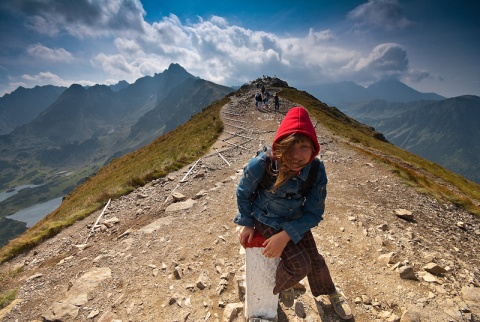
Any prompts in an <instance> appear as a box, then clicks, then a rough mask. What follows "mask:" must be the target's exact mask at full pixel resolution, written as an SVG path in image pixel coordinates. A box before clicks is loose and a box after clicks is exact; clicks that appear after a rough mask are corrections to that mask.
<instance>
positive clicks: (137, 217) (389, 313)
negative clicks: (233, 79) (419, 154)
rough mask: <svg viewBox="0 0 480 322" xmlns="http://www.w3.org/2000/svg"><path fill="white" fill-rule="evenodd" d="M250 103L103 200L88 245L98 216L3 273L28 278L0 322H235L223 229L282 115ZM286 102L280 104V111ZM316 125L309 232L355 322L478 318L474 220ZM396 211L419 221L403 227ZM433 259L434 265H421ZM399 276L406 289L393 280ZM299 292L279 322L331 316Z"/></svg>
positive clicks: (238, 258)
mask: <svg viewBox="0 0 480 322" xmlns="http://www.w3.org/2000/svg"><path fill="white" fill-rule="evenodd" d="M272 91H275V89H273V90H272ZM253 94H254V91H253V90H252V91H250V92H249V93H246V94H244V95H241V96H234V97H232V102H231V103H230V104H227V105H226V106H225V107H224V108H223V109H222V118H223V120H224V123H225V131H224V133H223V134H222V136H221V138H220V139H219V140H218V141H217V143H216V144H215V145H214V147H213V149H212V152H211V154H209V155H208V156H206V157H203V158H201V159H200V160H199V161H198V162H197V163H195V166H194V167H192V166H193V164H192V165H190V167H186V168H184V169H182V170H180V171H177V172H175V173H172V174H171V175H169V176H168V178H165V179H160V180H156V181H154V182H152V183H151V184H149V185H147V186H145V187H142V188H140V189H138V190H137V191H135V192H133V193H131V194H129V195H127V196H124V197H122V198H120V199H119V200H115V201H112V202H111V204H110V205H109V207H108V209H107V210H106V211H105V215H104V218H103V219H102V221H101V222H102V223H103V225H102V227H101V229H97V230H96V231H95V233H94V234H93V235H92V236H91V237H90V238H89V239H88V246H87V247H84V246H82V244H84V243H85V240H86V238H87V235H88V234H89V231H90V227H91V225H92V224H93V223H94V222H95V221H96V219H97V217H98V216H99V214H100V212H97V213H94V214H92V215H91V216H90V217H88V218H86V219H85V220H83V221H81V222H78V223H77V224H75V225H74V226H72V227H70V228H68V229H66V230H64V231H63V232H61V233H60V234H59V235H57V236H56V237H55V238H53V239H51V240H48V241H46V242H45V243H43V244H42V245H40V246H38V247H36V248H35V249H34V250H32V251H30V252H29V253H28V254H25V255H22V256H20V257H18V258H16V259H15V260H13V261H11V262H9V263H5V264H4V265H2V267H1V269H2V270H4V271H5V270H7V271H8V270H13V269H14V268H16V267H22V268H23V270H24V271H23V273H21V274H20V275H19V278H20V279H21V281H20V285H21V287H20V290H19V294H18V299H19V301H17V302H16V303H15V305H12V307H10V308H8V310H5V311H3V313H0V317H2V318H3V321H12V322H13V321H41V320H42V318H43V319H44V320H52V321H53V320H54V318H57V320H59V321H102V322H106V321H243V319H242V314H241V313H240V314H239V315H238V316H237V317H236V316H235V314H233V313H229V312H231V308H232V307H233V306H234V305H238V306H241V302H240V300H239V294H238V290H237V278H241V277H242V275H243V273H244V272H243V271H242V266H243V264H244V259H243V255H242V254H241V253H240V246H239V245H238V238H237V235H238V231H237V227H236V225H235V224H234V223H233V222H232V219H233V216H234V215H235V214H236V200H235V188H236V184H237V182H238V180H239V178H240V175H241V169H242V168H243V166H244V164H245V163H246V162H247V161H248V160H249V159H250V158H251V157H252V156H253V155H254V153H255V151H256V150H257V149H258V148H259V147H261V146H262V145H263V144H265V143H269V142H271V141H272V139H273V137H274V134H275V131H276V129H277V127H278V124H279V123H280V121H281V120H282V118H283V115H282V114H281V113H261V112H258V111H257V110H255V108H254V103H253ZM280 97H281V94H280ZM292 106H293V103H291V102H287V101H284V100H282V99H281V111H282V112H285V111H286V110H287V109H288V108H290V107H292ZM316 129H317V134H318V137H319V141H320V143H321V149H322V151H321V155H320V158H321V159H323V160H324V162H325V166H326V169H327V175H328V179H329V184H328V197H327V205H326V213H325V216H324V218H325V220H324V221H322V222H321V223H320V225H319V226H318V227H317V228H315V229H314V236H315V238H316V240H317V242H318V247H319V249H320V251H321V252H322V253H323V254H324V255H325V257H326V258H327V261H328V263H329V267H330V270H331V273H332V276H333V278H334V280H335V282H336V284H337V285H338V286H339V287H340V288H341V289H342V291H343V292H344V293H345V295H346V296H347V297H348V300H349V303H350V305H351V307H352V310H353V314H354V319H352V321H359V322H360V321H361V322H363V321H375V320H378V321H400V317H402V315H403V318H402V321H420V320H421V321H471V320H476V321H478V316H477V317H474V316H472V313H471V311H474V312H476V314H479V311H478V310H479V305H480V304H479V300H478V296H479V276H480V273H479V267H480V265H479V264H480V260H479V254H478V246H477V245H479V244H480V243H479V241H480V236H479V233H478V232H479V231H480V229H479V224H478V220H477V219H476V218H474V217H472V216H471V215H469V214H467V213H465V212H463V211H462V210H459V209H456V208H455V207H454V206H452V205H444V204H440V203H438V202H437V201H435V200H434V199H432V198H429V197H427V196H424V195H421V194H418V193H417V192H415V191H414V190H413V189H412V188H410V187H408V186H406V185H405V184H403V183H402V182H400V181H399V179H398V178H397V177H395V176H394V175H393V174H392V171H391V169H389V168H388V167H387V166H385V165H383V164H379V163H377V162H375V161H373V160H372V159H370V158H368V157H366V156H364V155H360V154H358V153H357V152H356V150H354V149H352V148H351V147H349V145H348V143H346V142H343V141H342V139H340V138H339V137H338V136H336V135H333V134H332V133H330V132H329V131H327V130H326V129H325V128H323V127H322V126H321V125H320V124H318V125H317V127H316ZM217 152H220V154H219V153H217ZM187 174H188V176H186V175H187ZM183 178H185V180H184V182H181V180H182V179H183ZM172 192H174V194H172ZM182 195H183V197H182ZM177 199H178V201H177ZM174 200H175V202H174ZM397 209H405V210H408V211H410V212H412V215H413V218H414V219H413V220H410V221H407V220H404V219H401V218H399V217H398V216H397V215H396V214H395V211H396V210H397ZM429 263H436V264H437V265H436V266H433V265H432V266H433V267H435V268H427V269H424V267H425V266H426V265H427V264H429ZM408 267H411V269H412V271H413V272H414V275H413V276H412V275H411V276H410V277H414V278H416V279H415V280H412V279H405V278H402V277H401V275H402V276H403V277H405V276H407V275H408V272H409V269H408ZM435 269H436V270H439V271H441V270H445V272H443V273H439V272H437V271H435ZM426 270H428V271H431V272H434V273H433V274H432V273H428V272H427V271H426ZM305 286H306V292H305V291H302V290H297V299H296V303H297V304H296V306H295V307H294V308H285V307H283V306H282V305H279V311H278V312H279V321H280V322H283V321H310V322H312V321H323V322H325V321H338V319H337V317H336V315H335V313H334V312H333V310H332V308H331V307H330V306H329V303H328V301H325V302H323V303H322V304H320V305H316V304H315V302H314V300H313V298H312V297H311V296H310V295H309V291H308V285H305ZM469 286H475V288H467V287H469ZM475 296H477V298H476V300H475ZM472 299H473V300H472ZM295 308H296V310H295ZM302 308H303V310H302ZM475 310H476V311H475ZM2 314H3V316H2ZM61 315H63V317H61ZM416 318H418V319H416Z"/></svg>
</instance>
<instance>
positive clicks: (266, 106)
mask: <svg viewBox="0 0 480 322" xmlns="http://www.w3.org/2000/svg"><path fill="white" fill-rule="evenodd" d="M269 98H270V93H269V92H268V91H266V92H265V98H264V99H263V103H264V104H265V108H266V109H268V99H269Z"/></svg>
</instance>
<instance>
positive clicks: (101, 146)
mask: <svg viewBox="0 0 480 322" xmlns="http://www.w3.org/2000/svg"><path fill="white" fill-rule="evenodd" d="M122 86H126V87H124V88H122V89H119V90H118V91H113V90H112V88H111V87H109V86H105V85H96V86H92V87H88V88H84V87H82V86H80V85H72V86H70V88H68V89H67V90H65V91H64V92H63V93H62V95H60V96H59V97H58V99H57V100H56V101H55V102H54V103H53V104H51V105H50V106H49V107H48V108H46V109H45V110H43V111H42V112H41V113H40V115H39V116H38V117H37V118H35V119H34V120H33V121H31V122H29V123H27V124H24V125H22V126H20V127H17V128H16V129H15V130H14V131H12V132H11V133H9V134H8V135H2V136H0V151H2V153H1V155H0V166H1V167H0V189H1V190H7V189H9V188H11V187H15V186H18V185H22V184H30V183H32V182H34V183H36V184H37V185H41V186H39V187H35V188H32V189H29V190H28V192H29V195H28V196H27V197H25V196H24V195H20V194H16V195H14V196H12V197H10V198H8V199H7V200H5V201H2V202H1V203H0V204H1V205H0V219H1V218H3V217H5V216H8V215H11V214H13V213H15V212H16V211H18V210H20V209H23V208H26V207H28V206H30V205H34V204H37V203H39V202H44V201H48V200H51V199H54V198H58V197H62V196H65V195H66V194H68V193H69V192H71V191H72V190H73V189H74V188H75V187H76V186H77V185H78V184H79V183H81V182H83V181H84V180H86V178H88V177H89V176H90V175H91V174H92V173H95V172H96V171H98V169H100V168H101V167H102V166H103V165H104V164H106V163H108V162H110V161H111V160H112V159H114V158H118V157H120V156H121V155H123V154H125V153H128V152H130V151H133V150H136V149H138V148H140V147H142V146H144V145H145V144H148V143H150V142H151V141H152V140H154V139H155V138H157V137H158V136H160V135H162V134H164V133H166V132H168V131H171V130H172V129H174V128H176V127H177V126H179V125H180V124H182V123H184V122H185V121H187V120H188V119H189V118H190V117H192V116H193V115H195V114H197V113H198V112H200V111H201V110H202V109H203V108H205V107H206V106H208V105H209V104H211V103H212V102H214V101H216V100H218V99H220V98H222V97H224V96H225V95H227V94H228V93H230V92H232V89H231V88H228V87H225V86H220V85H216V84H213V83H209V82H206V81H203V80H201V79H199V78H197V77H194V76H193V75H191V74H189V73H188V72H187V71H186V70H185V69H184V68H182V67H181V66H180V65H178V64H171V65H170V66H169V68H168V69H167V70H165V71H164V72H163V73H160V74H155V75H154V76H152V77H150V76H148V77H143V78H141V79H138V80H137V81H136V82H135V83H133V84H129V85H128V84H125V83H123V84H122ZM185 91H188V92H189V93H190V95H189V96H188V95H185ZM146 114H148V118H149V121H152V120H154V121H155V122H153V123H152V124H151V126H149V127H148V128H147V127H146V128H144V129H142V128H140V127H141V126H143V125H141V124H140V125H137V126H136V127H135V124H136V123H137V122H138V121H139V120H141V119H143V120H145V118H144V116H145V115H146ZM139 128H140V130H138V129H139ZM24 193H27V191H24ZM5 224H6V225H7V224H8V225H11V224H12V222H11V221H8V222H5ZM11 230H12V231H13V228H12V229H11Z"/></svg>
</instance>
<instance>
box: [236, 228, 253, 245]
mask: <svg viewBox="0 0 480 322" xmlns="http://www.w3.org/2000/svg"><path fill="white" fill-rule="evenodd" d="M254 234H255V228H253V227H248V226H244V227H243V228H242V231H241V232H240V237H239V239H240V244H242V246H243V248H245V245H246V244H247V241H248V242H249V243H251V242H252V239H253V235H254Z"/></svg>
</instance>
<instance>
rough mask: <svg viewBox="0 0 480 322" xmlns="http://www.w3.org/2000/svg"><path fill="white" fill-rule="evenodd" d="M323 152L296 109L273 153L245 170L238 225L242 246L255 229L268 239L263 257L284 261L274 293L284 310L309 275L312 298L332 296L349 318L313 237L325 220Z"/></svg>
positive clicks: (339, 311)
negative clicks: (265, 183) (268, 181)
mask: <svg viewBox="0 0 480 322" xmlns="http://www.w3.org/2000/svg"><path fill="white" fill-rule="evenodd" d="M319 152H320V145H319V144H318V140H317V135H316V132H315V128H314V127H313V124H312V122H311V120H310V117H309V115H308V112H307V111H306V110H305V109H304V108H303V107H293V108H292V109H290V110H289V111H288V113H287V115H286V116H285V118H284V120H283V121H282V123H281V124H280V127H279V128H278V131H277V134H276V135H275V139H274V140H273V144H272V147H271V149H267V151H264V152H261V153H259V154H258V155H257V156H256V157H254V158H252V159H251V160H250V162H249V163H248V164H247V166H246V167H245V169H244V173H243V176H242V178H241V179H240V182H239V184H238V187H237V205H238V214H237V215H236V216H235V219H234V222H235V223H237V224H238V225H241V226H243V228H242V230H241V232H240V236H239V239H240V243H241V244H242V246H244V247H245V245H246V243H247V242H251V241H252V238H253V235H254V233H255V231H256V230H257V231H259V232H260V233H261V234H262V235H263V236H264V237H265V238H266V241H265V243H264V244H263V246H264V250H263V254H264V255H265V256H266V257H269V258H281V260H280V263H279V265H278V267H277V271H276V280H275V281H276V285H275V287H274V289H273V293H274V294H278V293H280V299H281V300H282V302H283V303H284V305H285V306H288V307H291V306H292V305H293V303H294V292H293V289H292V287H293V286H294V285H295V284H296V283H298V282H299V281H301V280H302V279H303V278H304V277H305V276H307V278H308V281H309V285H310V289H311V291H312V294H313V296H315V297H317V296H320V295H328V296H329V297H330V300H331V302H332V304H333V306H334V309H335V311H336V312H337V314H338V315H339V316H340V317H341V318H343V319H350V318H351V317H352V314H351V310H350V307H349V306H348V304H347V303H346V301H345V299H344V297H343V296H342V294H341V293H340V292H339V291H338V290H337V289H336V287H335V285H334V283H333V281H332V278H331V276H330V272H329V270H328V267H327V264H326V263H325V259H324V258H323V256H322V255H321V254H320V253H319V252H318V250H317V246H316V244H315V240H314V238H313V235H312V232H311V229H312V228H313V227H315V226H317V225H318V223H319V222H320V221H321V220H322V219H323V213H324V209H325V198H326V195H327V190H326V185H327V176H326V173H325V167H324V165H323V163H322V162H321V161H320V162H312V161H313V160H314V159H315V157H316V155H317V154H318V153H319ZM312 166H316V167H318V170H317V173H316V178H314V181H313V184H312V185H311V187H310V188H309V189H308V191H303V190H302V184H304V182H305V181H307V178H308V175H309V172H310V170H311V168H312ZM265 172H267V173H268V174H269V175H270V176H273V177H274V178H275V181H274V183H272V185H271V186H270V187H262V185H261V183H262V178H263V176H264V174H265ZM313 173H315V171H314V172H313Z"/></svg>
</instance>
